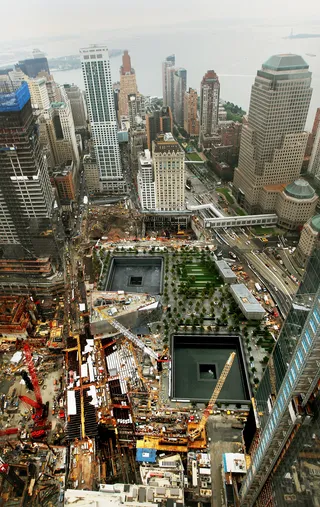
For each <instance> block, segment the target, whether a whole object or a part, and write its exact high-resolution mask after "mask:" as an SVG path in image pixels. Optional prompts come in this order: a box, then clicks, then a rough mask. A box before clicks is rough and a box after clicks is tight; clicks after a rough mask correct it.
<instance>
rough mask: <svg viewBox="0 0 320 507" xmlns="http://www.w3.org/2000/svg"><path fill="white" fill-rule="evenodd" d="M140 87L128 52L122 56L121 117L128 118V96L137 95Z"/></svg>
mask: <svg viewBox="0 0 320 507" xmlns="http://www.w3.org/2000/svg"><path fill="white" fill-rule="evenodd" d="M137 93H138V87H137V81H136V74H135V71H134V69H133V68H132V67H131V58H130V56H129V53H128V51H127V50H125V51H124V53H123V55H122V66H121V67H120V93H119V116H120V118H121V117H122V116H128V113H129V106H128V96H129V95H130V94H137Z"/></svg>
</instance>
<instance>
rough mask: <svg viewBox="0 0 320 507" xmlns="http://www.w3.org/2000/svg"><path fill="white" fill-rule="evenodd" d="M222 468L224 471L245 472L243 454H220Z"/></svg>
mask: <svg viewBox="0 0 320 507" xmlns="http://www.w3.org/2000/svg"><path fill="white" fill-rule="evenodd" d="M222 462H223V468H224V471H225V473H227V472H231V473H233V474H235V473H238V474H246V473H247V466H246V459H245V456H244V454H241V453H236V452H228V453H225V454H223V455H222Z"/></svg>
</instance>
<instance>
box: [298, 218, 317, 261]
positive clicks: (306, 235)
mask: <svg viewBox="0 0 320 507" xmlns="http://www.w3.org/2000/svg"><path fill="white" fill-rule="evenodd" d="M319 233H320V215H315V216H314V217H312V218H311V219H310V220H308V222H307V223H306V224H304V226H303V229H302V231H301V234H300V239H299V243H298V246H297V250H296V251H295V253H294V254H295V258H296V261H297V262H298V263H299V264H300V266H303V267H304V266H305V265H306V264H307V262H308V260H309V258H310V257H311V254H312V252H313V250H314V249H315V248H319V246H320V244H319Z"/></svg>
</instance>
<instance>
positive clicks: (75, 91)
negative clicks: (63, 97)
mask: <svg viewBox="0 0 320 507" xmlns="http://www.w3.org/2000/svg"><path fill="white" fill-rule="evenodd" d="M64 88H65V90H66V93H67V96H68V99H69V101H70V106H71V110H72V116H73V121H74V126H75V128H76V129H77V128H79V129H81V128H86V126H87V112H86V106H85V102H84V98H83V93H82V91H81V90H80V88H79V87H78V86H76V85H74V84H73V85H69V84H66V85H64Z"/></svg>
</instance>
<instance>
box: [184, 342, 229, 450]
mask: <svg viewBox="0 0 320 507" xmlns="http://www.w3.org/2000/svg"><path fill="white" fill-rule="evenodd" d="M235 357H236V353H235V352H232V353H231V354H230V356H229V359H228V361H227V362H226V364H225V365H224V367H223V370H222V372H221V375H220V377H219V380H218V382H217V384H216V387H215V388H214V391H213V393H212V396H211V398H210V400H209V403H208V406H207V407H206V409H205V410H204V411H203V415H202V418H201V421H200V422H199V424H198V425H197V426H196V428H193V429H192V430H191V431H190V432H189V439H190V440H191V442H194V441H195V440H196V438H199V437H200V436H201V433H202V430H203V429H204V428H205V426H206V422H207V420H208V417H209V415H210V412H211V410H212V409H213V407H214V405H215V402H216V401H217V399H218V397H219V394H220V392H221V389H222V388H223V385H224V383H225V381H226V378H227V376H228V374H229V372H230V370H231V366H232V365H233V361H234V358H235Z"/></svg>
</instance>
